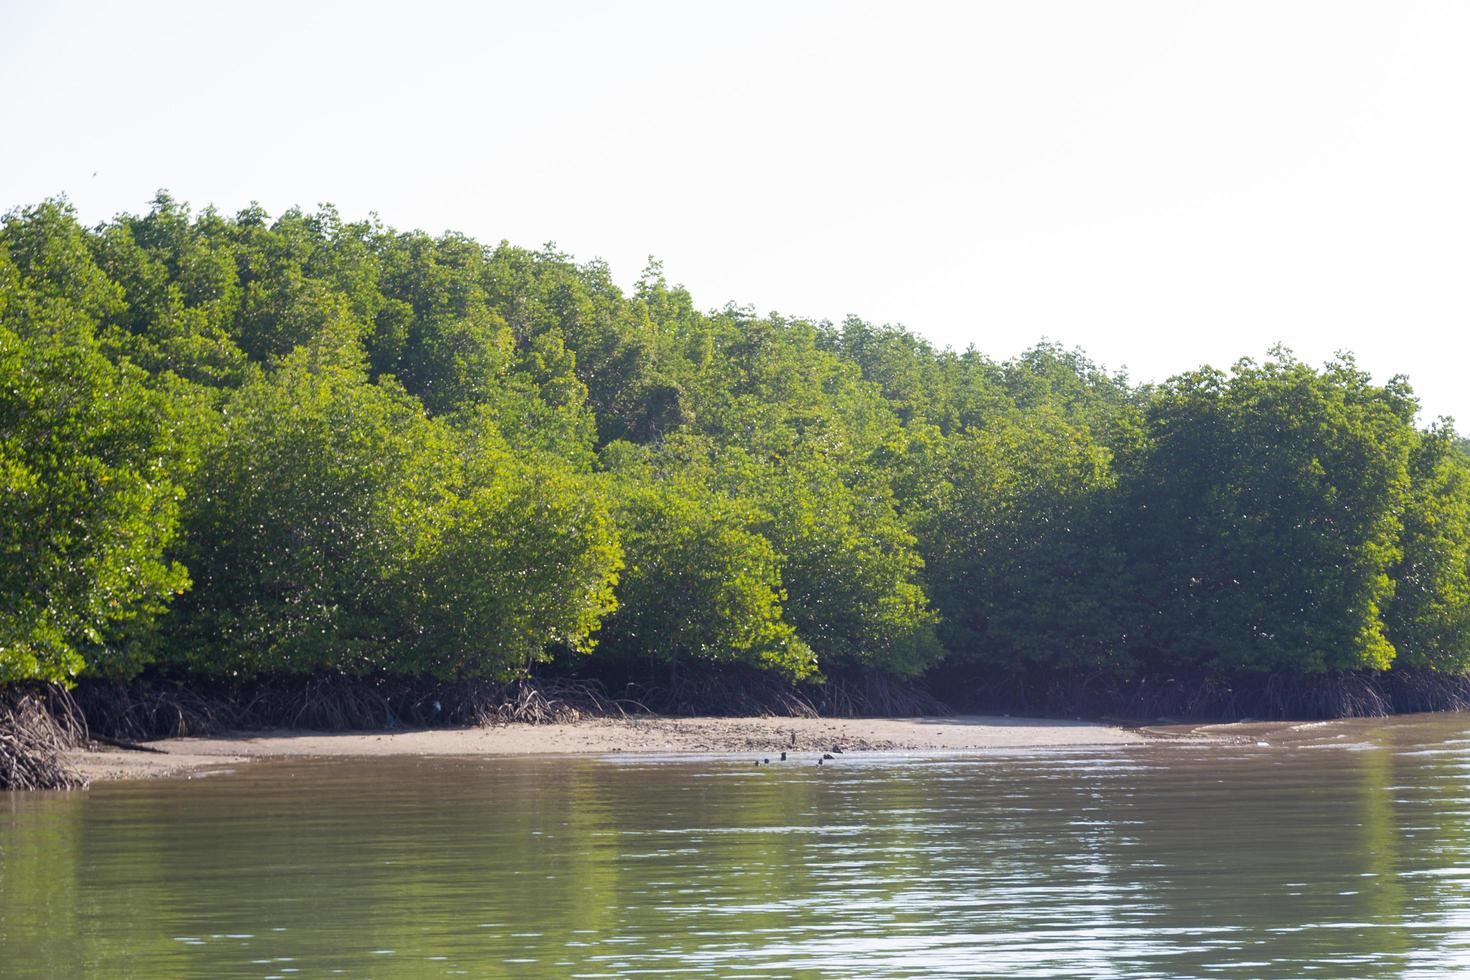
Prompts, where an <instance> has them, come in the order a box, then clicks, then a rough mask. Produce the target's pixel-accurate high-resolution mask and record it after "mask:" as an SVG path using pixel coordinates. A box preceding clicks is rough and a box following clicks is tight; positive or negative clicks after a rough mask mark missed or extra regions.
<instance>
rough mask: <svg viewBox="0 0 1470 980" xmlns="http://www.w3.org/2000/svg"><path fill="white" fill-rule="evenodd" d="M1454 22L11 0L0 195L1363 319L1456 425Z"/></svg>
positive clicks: (1152, 8) (1324, 325)
mask: <svg viewBox="0 0 1470 980" xmlns="http://www.w3.org/2000/svg"><path fill="white" fill-rule="evenodd" d="M1467 51H1470V4H1466V3H1459V2H1444V3H1435V2H1404V0H1393V2H1387V0H1386V2H1382V3H1373V4H1365V3H1352V2H1344V0H1334V2H1325V3H1306V2H1303V3H1290V2H1282V0H1274V2H1265V3H1252V2H1244V0H1229V2H1219V3H1191V2H1185V0H1164V2H1147V3H1145V2H1133V3H1121V2H1109V3H1099V2H1081V3H1060V2H1041V0H1016V2H1006V3H963V4H961V3H954V4H924V3H915V2H903V3H897V2H895V3H886V4H876V3H799V2H793V0H787V2H778V3H760V2H749V0H742V2H739V3H735V2H728V3H724V4H719V5H715V4H709V3H690V2H677V3H622V4H619V3H605V4H590V3H587V4H582V3H545V2H537V3H527V2H517V3H513V4H493V3H458V4H456V3H438V4H436V3H425V2H416V3H402V4H396V3H392V4H390V3H377V2H367V0H357V2H352V3H308V2H301V0H297V2H292V3H273V2H255V3H250V4H229V5H224V4H205V3H197V2H186V3H183V2H181V3H176V4H175V3H154V2H131V3H126V4H123V3H65V2H32V3H21V2H18V0H0V91H3V92H4V93H5V97H4V98H3V100H0V141H3V142H0V147H3V150H4V152H0V210H3V209H5V208H8V207H10V206H14V205H20V204H29V203H34V202H36V201H38V200H41V199H43V198H45V197H49V196H53V195H58V194H65V195H66V196H67V197H69V198H70V199H71V201H72V202H73V203H74V204H75V206H76V207H77V209H78V211H79V212H80V214H81V216H82V218H83V219H84V220H86V221H87V222H89V223H91V222H96V221H101V220H104V219H106V218H108V217H110V216H112V215H114V214H116V213H118V212H120V211H140V210H143V209H145V208H146V206H147V203H148V201H149V200H150V199H151V198H152V196H153V194H154V192H155V191H156V190H157V189H159V188H167V189H168V190H169V191H170V192H172V193H173V194H174V195H175V196H176V197H178V198H181V199H184V200H186V201H189V202H191V203H192V204H194V205H195V206H196V207H199V206H202V205H205V204H210V203H212V204H215V205H217V206H218V207H220V208H221V209H222V210H225V211H230V212H233V211H235V210H237V209H239V208H240V207H243V206H244V205H246V204H248V203H249V202H250V201H252V200H254V201H259V202H260V203H261V204H262V205H264V206H265V207H266V208H267V209H268V210H269V211H271V212H272V213H278V212H279V211H281V210H282V209H284V208H286V207H289V206H291V205H301V206H303V207H307V208H311V207H314V206H315V205H317V204H319V203H321V202H332V203H334V204H336V205H337V206H338V207H339V209H341V211H342V212H343V214H344V215H346V216H348V217H362V216H365V215H366V214H367V213H368V212H370V211H376V212H377V213H378V214H379V215H380V216H381V217H382V219H383V220H384V221H385V222H387V223H388V224H391V225H394V226H397V227H401V228H422V229H425V230H428V231H431V232H440V231H444V230H446V229H453V230H456V231H462V232H465V233H467V234H470V235H473V236H475V237H477V238H480V239H482V240H485V241H489V242H494V241H498V240H500V239H508V240H510V241H511V242H513V243H516V244H521V245H529V246H536V245H540V244H542V243H544V242H547V241H554V242H556V243H557V245H559V246H560V247H561V248H562V249H564V250H566V251H569V252H571V253H573V254H574V255H576V256H577V257H578V258H582V259H590V258H594V257H601V258H603V259H606V260H607V261H608V262H609V263H610V264H611V266H612V269H613V272H614V275H615V277H616V278H617V279H618V281H620V282H622V283H624V284H630V283H631V282H632V281H633V280H634V279H636V278H637V275H638V273H639V271H640V270H641V269H642V267H643V266H644V264H645V260H646V257H647V256H648V255H649V254H655V255H657V256H658V257H660V258H661V259H663V260H664V263H665V270H666V273H667V275H668V276H669V278H670V279H671V280H673V281H677V282H682V283H684V284H686V285H687V286H688V287H689V288H690V289H691V290H692V292H693V293H694V297H695V300H696V302H697V303H698V304H699V305H700V306H703V307H707V308H710V307H718V306H723V305H724V304H725V303H726V302H728V301H733V302H736V303H738V304H742V305H751V306H754V307H755V308H757V309H758V310H760V311H762V312H764V311H768V310H779V311H781V312H784V313H789V314H793V315H801V316H808V317H814V318H820V319H834V320H835V319H839V318H841V317H842V316H844V315H846V314H849V313H851V314H856V315H858V316H861V317H864V318H866V319H870V320H875V321H888V322H900V323H904V324H906V325H908V326H909V327H911V328H913V329H914V330H916V331H918V332H920V333H922V334H924V335H925V336H927V337H929V338H931V339H932V340H934V341H937V342H939V343H942V344H950V345H953V346H956V347H964V346H967V345H969V344H974V345H975V346H977V347H978V348H979V349H981V350H982V351H985V352H986V353H989V354H993V355H996V356H1008V355H1010V354H1014V353H1016V352H1017V351H1019V350H1022V349H1024V348H1025V347H1027V346H1030V345H1031V344H1032V343H1034V342H1035V341H1037V340H1038V339H1040V338H1043V337H1046V338H1051V339H1053V340H1056V341H1059V342H1062V343H1064V344H1067V345H1080V346H1081V347H1083V348H1085V349H1086V350H1087V351H1088V352H1090V353H1091V354H1092V355H1093V356H1094V358H1096V359H1098V360H1100V361H1102V362H1104V363H1105V364H1107V365H1108V366H1110V367H1114V368H1119V367H1124V366H1126V367H1127V368H1128V370H1129V373H1130V374H1131V375H1132V376H1133V377H1134V378H1136V379H1139V380H1154V379H1161V378H1163V377H1166V376H1168V375H1170V374H1172V373H1175V372H1178V371H1181V370H1185V369H1188V368H1191V367H1195V366H1197V365H1199V364H1201V363H1207V362H1208V363H1213V364H1217V365H1220V366H1228V365H1229V364H1230V363H1232V362H1233V361H1234V360H1236V359H1237V358H1238V357H1241V356H1245V355H1255V356H1259V355H1261V354H1263V353H1264V351H1265V350H1266V349H1267V348H1268V347H1269V346H1270V345H1271V344H1273V343H1275V342H1277V341H1280V342H1283V343H1285V344H1287V345H1288V346H1290V347H1292V348H1294V349H1295V350H1296V351H1297V352H1298V354H1300V355H1301V356H1303V357H1305V358H1308V359H1310V360H1313V361H1320V360H1322V359H1325V358H1327V357H1328V356H1330V355H1331V354H1332V352H1333V351H1336V350H1343V349H1346V350H1352V351H1355V352H1356V353H1357V355H1358V357H1359V361H1360V363H1362V364H1363V365H1364V366H1365V367H1367V368H1369V369H1370V370H1372V371H1373V373H1374V374H1375V375H1376V376H1377V377H1379V378H1380V379H1382V378H1387V377H1388V376H1389V375H1391V374H1394V373H1406V374H1408V375H1409V376H1410V378H1411V379H1412V381H1413V383H1414V386H1415V388H1416V390H1417V391H1418V392H1419V394H1420V396H1421V398H1422V400H1423V402H1424V407H1425V415H1426V417H1432V416H1434V415H1438V414H1453V415H1455V416H1457V417H1458V418H1459V419H1460V420H1461V425H1460V428H1461V429H1462V431H1463V430H1465V429H1467V428H1470V385H1467V384H1466V383H1465V373H1466V361H1467V358H1466V355H1467V353H1470V330H1467V327H1470V105H1467V103H1470V57H1467V54H1466V52H1467Z"/></svg>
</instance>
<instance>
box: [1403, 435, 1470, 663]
mask: <svg viewBox="0 0 1470 980" xmlns="http://www.w3.org/2000/svg"><path fill="white" fill-rule="evenodd" d="M1455 441H1456V436H1455V434H1454V432H1453V430H1451V429H1450V428H1448V427H1447V426H1442V427H1438V428H1435V429H1431V430H1430V431H1428V432H1426V433H1424V434H1422V435H1421V436H1419V438H1418V439H1417V440H1416V443H1415V446H1414V449H1413V453H1412V455H1411V456H1410V459H1409V474H1410V478H1411V481H1412V483H1411V486H1410V489H1409V495H1408V500H1407V501H1406V503H1405V506H1404V515H1403V523H1404V531H1403V536H1402V538H1401V546H1402V551H1403V553H1402V556H1401V557H1400V559H1399V561H1398V562H1397V563H1396V564H1395V565H1394V567H1393V569H1392V575H1393V579H1394V594H1393V601H1392V602H1391V603H1389V605H1388V607H1387V608H1386V609H1385V610H1384V617H1383V618H1384V621H1385V623H1386V625H1387V627H1388V638H1389V640H1390V641H1392V643H1393V645H1394V649H1396V650H1397V651H1398V660H1397V662H1398V663H1400V664H1404V665H1410V666H1415V667H1430V668H1433V669H1435V670H1441V671H1449V672H1454V673H1464V672H1465V671H1466V670H1470V457H1466V456H1465V454H1463V453H1462V452H1460V451H1459V449H1458V448H1457V447H1456V445H1455Z"/></svg>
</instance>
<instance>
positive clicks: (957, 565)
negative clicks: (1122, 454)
mask: <svg viewBox="0 0 1470 980" xmlns="http://www.w3.org/2000/svg"><path fill="white" fill-rule="evenodd" d="M1110 460H1111V454H1110V453H1109V452H1108V451H1107V450H1106V449H1105V448H1103V447H1101V446H1099V445H1097V443H1095V442H1094V441H1093V440H1091V439H1090V438H1089V437H1088V435H1087V433H1085V432H1083V431H1081V430H1079V429H1077V428H1076V427H1075V426H1073V425H1071V424H1070V423H1069V422H1068V421H1067V420H1066V419H1065V418H1063V417H1062V415H1061V413H1060V412H1058V411H1055V410H1053V409H1051V408H1040V409H1036V410H1034V411H1032V412H1030V413H1021V412H1013V413H1011V414H1008V415H1005V416H999V417H996V418H994V419H992V420H991V422H990V424H989V425H988V426H986V427H985V428H984V429H973V428H971V429H966V430H964V431H963V432H960V433H957V434H956V435H955V436H953V437H952V438H951V439H949V440H948V442H947V444H946V447H945V462H946V466H945V479H944V482H943V484H942V486H941V487H940V488H939V490H938V491H937V493H936V502H935V505H934V506H933V508H932V509H930V510H928V511H927V512H926V513H925V514H924V517H923V519H922V521H921V522H920V548H921V550H922V551H923V553H924V554H925V556H926V557H927V560H928V572H929V582H930V585H931V588H932V590H933V594H934V601H935V603H936V604H937V605H938V607H939V609H940V610H941V612H942V613H943V614H944V623H945V625H944V628H943V637H944V640H945V644H946V646H947V647H949V649H950V650H952V651H953V652H954V654H955V655H956V656H959V657H963V658H967V659H973V660H977V661H980V662H983V663H985V664H986V665H988V666H993V667H997V668H1002V669H1007V668H1009V669H1018V668H1022V667H1025V666H1028V665H1032V664H1042V665H1046V666H1051V667H1093V668H1096V667H1108V668H1111V669H1114V670H1122V669H1127V667H1128V666H1129V664H1128V661H1127V660H1126V657H1125V651H1124V648H1123V644H1122V637H1123V633H1124V631H1125V629H1124V626H1123V625H1122V622H1121V618H1120V609H1119V604H1118V601H1117V594H1116V591H1115V590H1116V588H1117V585H1118V583H1119V581H1120V579H1121V577H1122V575H1123V561H1122V557H1121V555H1119V554H1118V552H1117V551H1116V549H1115V548H1114V547H1113V546H1112V542H1111V540H1110V537H1109V534H1108V529H1107V526H1106V510H1105V508H1106V505H1107V498H1108V495H1109V494H1110V493H1111V491H1112V489H1113V486H1114V477H1113V473H1112V468H1111V465H1110Z"/></svg>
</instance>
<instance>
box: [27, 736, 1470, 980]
mask: <svg viewBox="0 0 1470 980" xmlns="http://www.w3.org/2000/svg"><path fill="white" fill-rule="evenodd" d="M1256 738H1257V736H1256V735H1255V734H1252V735H1251V736H1250V737H1249V738H1247V739H1246V741H1245V742H1244V743H1242V744H1236V745H1225V746H1222V745H1218V744H1217V745H1209V746H1206V745H1187V746H1185V745H1151V746H1145V747H1142V748H1113V749H1106V750H1102V749H1089V750H1084V751H1063V752H1055V751H1054V752H1041V753H1030V754H1014V753H1012V754H1005V755H992V756H984V757H970V758H958V757H940V758H935V757H929V758H910V759H899V758H881V757H858V756H853V755H849V756H847V757H844V758H842V759H840V760H838V762H837V763H836V764H835V765H833V764H829V765H828V766H825V767H822V768H818V767H816V766H815V765H814V764H812V762H811V760H805V761H804V762H801V763H787V764H785V765H784V766H783V765H780V764H772V765H771V766H770V767H764V766H762V767H759V768H756V767H754V766H753V765H752V764H751V763H750V762H749V760H745V759H741V760H738V761H732V760H729V759H705V760H698V761H688V760H682V761H668V760H652V759H649V760H620V761H598V760H592V759H496V760H483V759H482V760H453V759H433V760H418V759H387V760H374V761H364V762H358V761H350V762H342V761H311V762H299V761H297V762H272V763H260V764H255V765H251V766H247V767H244V768H242V769H241V770H240V771H239V772H238V773H235V774H231V775H224V776H217V777H213V778H207V779H196V780H192V781H173V782H168V781H164V782H153V783H130V784H112V785H101V786H98V787H97V788H95V789H94V790H92V791H91V792H90V793H85V794H36V795H28V796H27V795H16V794H9V795H7V794H0V975H4V976H17V977H29V976H66V977H71V976H106V977H161V976H169V977H293V976H302V977H308V976H310V977H315V976H351V977H363V976H372V977H436V976H456V975H458V976H464V975H469V976H577V977H605V976H629V975H638V974H642V975H650V976H720V977H789V976H810V977H818V976H822V977H829V976H859V977H862V976H871V977H895V976H946V975H947V976H959V975H985V976H996V975H1008V976H1088V977H1123V976H1126V977H1154V976H1158V977H1176V976H1231V977H1239V976H1259V977H1380V976H1381V977H1387V976H1404V975H1408V976H1415V975H1418V976H1444V975H1446V974H1448V973H1452V972H1460V971H1463V970H1466V969H1470V828H1467V821H1466V816H1467V815H1470V786H1467V780H1470V718H1467V717H1465V716H1419V717H1410V718H1401V719H1396V720H1393V721H1389V722H1373V723H1367V722H1356V723H1334V724H1332V725H1326V726H1311V727H1303V728H1301V729H1299V730H1296V731H1282V730H1280V728H1279V726H1278V727H1277V728H1274V729H1269V730H1267V729H1263V730H1262V732H1261V734H1260V738H1262V739H1264V740H1266V741H1267V742H1269V744H1267V745H1257V744H1255V741H1256Z"/></svg>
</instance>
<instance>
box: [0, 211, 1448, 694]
mask: <svg viewBox="0 0 1470 980" xmlns="http://www.w3.org/2000/svg"><path fill="white" fill-rule="evenodd" d="M1415 410H1416V405H1415V403H1414V400H1413V398H1412V395H1411V394H1410V393H1409V391H1408V389H1407V387H1406V386H1405V385H1404V384H1403V383H1402V382H1400V381H1394V382H1390V383H1389V384H1387V385H1381V386H1380V385H1374V384H1372V383H1371V381H1370V379H1369V378H1368V376H1367V375H1366V374H1365V373H1363V372H1362V371H1360V370H1359V369H1358V368H1357V367H1356V366H1355V365H1354V364H1353V363H1352V362H1351V361H1350V360H1340V361H1336V362H1333V363H1330V364H1328V365H1326V366H1325V367H1324V368H1321V369H1316V368H1312V367H1310V366H1307V365H1304V364H1302V363H1300V362H1299V361H1297V360H1295V359H1294V358H1292V357H1291V356H1290V355H1289V354H1286V353H1284V352H1279V351H1278V352H1273V354H1272V356H1271V357H1270V359H1268V360H1266V361H1264V362H1262V363H1256V362H1252V361H1243V362H1241V363H1240V364H1238V365H1236V367H1235V369H1234V370H1233V372H1230V373H1222V372H1219V371H1215V370H1212V369H1209V368H1203V369H1201V370H1198V371H1194V372H1190V373H1187V374H1184V375H1181V376H1179V377H1177V378H1174V379H1172V380H1170V381H1168V382H1166V383H1164V384H1162V385H1157V386H1144V387H1138V386H1134V385H1131V384H1130V383H1129V381H1128V379H1127V378H1126V377H1124V376H1123V375H1120V374H1115V373H1110V372H1108V371H1107V370H1105V369H1103V368H1102V367H1100V366H1099V365H1097V364H1095V363H1093V362H1092V361H1090V360H1089V359H1088V358H1087V357H1086V356H1085V355H1083V354H1082V353H1081V352H1078V351H1074V350H1067V349H1064V348H1061V347H1058V346H1056V345H1054V344H1049V343H1043V344H1040V345H1038V346H1036V347H1034V348H1032V349H1031V350H1029V351H1027V352H1025V353H1024V354H1022V355H1020V356H1019V357H1016V358H1013V359H1011V360H1008V361H996V360H992V359H990V358H987V357H985V356H984V355H982V354H980V353H979V352H977V351H975V350H973V349H971V350H965V351H959V352H956V351H952V350H947V349H937V348H935V347H934V346H933V345H931V344H929V343H928V342H927V341H925V340H924V339H923V338H920V337H918V336H916V335H914V334H912V333H911V332H909V331H907V330H905V329H903V328H902V327H899V326H889V325H885V326H876V325H873V324H869V323H866V322H864V321H862V320H858V319H855V318H853V319H848V320H846V321H845V322H843V323H842V324H840V325H833V324H827V323H812V322H809V321H804V320H800V319H788V318H784V317H781V316H778V315H774V314H772V315H767V316H758V315H756V314H755V313H754V312H753V311H751V310H748V309H742V308H738V307H733V306H729V307H726V308H724V309H720V310H714V311H701V310H700V309H698V308H697V307H696V306H695V303H694V301H693V299H692V298H691V297H690V295H689V293H688V291H687V290H685V289H684V288H683V287H681V286H677V285H670V283H669V282H668V281H667V279H666V278H665V276H664V272H663V268H662V266H661V265H660V264H659V263H657V262H656V261H651V262H650V265H649V267H648V268H647V269H646V270H645V271H644V272H643V274H642V276H641V277H640V278H639V280H638V281H637V283H636V285H635V286H634V287H633V289H632V290H631V291H629V292H627V293H625V292H624V291H623V290H621V289H619V288H618V286H617V285H616V284H615V283H614V281H613V278H612V275H611V272H610V270H608V268H607V267H606V266H605V265H604V264H602V263H600V262H590V263H582V264H579V263H577V262H574V261H573V260H572V259H571V258H570V257H569V256H567V255H565V254H562V253H561V252H558V251H557V250H556V249H555V248H554V247H552V246H547V247H545V248H543V249H540V250H528V249H524V248H518V247H515V246H511V245H508V244H505V243H501V244H499V245H495V246H487V245H484V244H481V243H479V242H476V241H474V240H472V239H469V238H467V237H465V236H463V235H455V234H447V235H441V236H438V237H434V236H430V235H426V234H424V233H422V232H412V233H401V232H397V231H395V230H393V229H390V228H386V227H384V226H382V225H381V224H379V223H378V222H377V221H375V220H374V221H364V222H346V221H343V220H342V218H341V217H340V216H339V215H338V214H337V212H336V211H335V210H333V209H332V208H330V207H325V208H322V209H321V210H319V211H317V212H315V213H304V212H301V211H297V210H292V211H288V212H286V213H284V214H282V215H280V216H279V217H277V218H275V219H271V218H270V217H269V216H268V215H266V214H265V213H264V212H263V211H262V210H261V209H259V208H256V207H252V208H250V209H247V210H245V211H243V212H241V213H240V214H238V215H234V216H225V215H221V214H219V213H217V212H215V211H213V210H211V209H206V210H204V211H201V212H198V213H193V212H191V211H190V210H189V209H188V208H187V207H186V206H184V205H182V204H181V203H179V202H176V201H174V200H172V199H171V198H169V197H168V196H167V195H166V194H160V195H159V196H158V197H157V198H156V199H155V200H154V202H153V204H152V206H151V208H150V209H149V210H148V212H147V213H145V214H142V215H122V216H119V217H118V218H116V219H114V220H113V221H111V222H108V223H106V224H104V225H102V226H99V227H97V228H95V229H86V228H83V227H82V226H81V225H79V224H78V222H77V221H76V219H75V217H74V215H73V214H72V213H71V211H70V209H69V208H68V206H67V205H66V204H65V203H64V202H56V201H52V202H46V203H43V204H41V205H38V206H36V207H33V208H29V209H24V210H20V211H16V212H13V213H12V214H10V215H8V216H7V217H6V218H5V221H4V224H3V229H0V493H3V501H0V502H3V504H4V506H3V509H0V549H3V550H0V554H3V556H4V564H3V566H0V586H3V594H0V683H3V682H5V681H11V680H16V679H21V678H29V677H46V678H67V677H70V676H73V675H75V674H76V673H77V672H78V671H79V670H82V669H84V663H85V664H86V669H90V670H93V671H96V672H102V673H109V674H127V673H129V672H132V671H135V670H137V669H139V668H140V667H142V666H143V665H145V664H147V663H149V662H150V661H155V660H156V661H158V662H159V667H160V668H161V669H167V670H172V671H175V672H179V673H191V672H193V673H202V674H208V675H212V676H244V675H254V674H261V673H280V672H308V671H318V670H336V671H347V672H352V673H359V674H369V673H384V672H388V673H397V674H406V675H434V676H439V677H446V678H448V677H463V676H473V677H497V678H499V677H511V676H516V675H518V674H522V673H524V672H525V671H526V670H528V669H529V668H530V667H531V665H533V664H535V663H537V662H538V661H541V660H544V659H546V658H547V657H548V656H552V655H554V654H568V655H570V654H578V655H581V654H587V653H590V654H591V655H592V656H593V657H594V658H606V659H610V660H619V661H623V662H628V661H641V662H647V663H652V664H657V665H661V666H660V669H666V670H677V669H698V667H699V665H702V664H703V665H709V664H720V663H739V664H745V665H750V666H756V667H760V668H763V669H768V670H771V671H774V672H777V673H779V674H781V675H784V676H786V677H790V678H796V677H816V676H819V674H820V670H822V669H833V670H844V671H859V672H860V671H871V672H881V673H884V674H891V675H901V676H913V675H918V674H921V673H923V672H924V671H926V670H929V669H930V668H932V667H934V666H935V665H936V664H938V663H940V662H942V661H945V660H948V661H949V662H951V663H958V664H968V665H970V667H971V668H972V669H976V670H986V671H995V670H1020V669H1025V668H1028V667H1031V666H1039V667H1044V668H1048V669H1064V670H1104V671H1111V672H1126V671H1131V670H1135V669H1143V670H1160V671H1173V670H1176V669H1184V670H1200V669H1204V670H1258V671H1278V670H1280V671H1295V672H1317V671H1326V670H1343V669H1382V668H1384V667H1389V666H1391V665H1393V664H1401V665H1405V666H1414V667H1423V668H1431V669H1435V670H1440V671H1447V672H1465V671H1467V670H1470V454H1467V453H1466V451H1465V446H1466V445H1467V444H1466V442H1465V441H1464V440H1463V439H1461V438H1460V437H1459V436H1458V435H1456V434H1455V433H1454V432H1453V430H1452V429H1451V428H1449V426H1448V424H1444V425H1441V426H1438V427H1435V428H1431V429H1429V430H1428V431H1419V430H1417V429H1415V427H1414V424H1413V418H1414V413H1415ZM196 464H197V466H196ZM180 532H181V533H180ZM186 568H187V571H186V570H185V569H186ZM191 579H192V581H193V583H194V584H193V586H192V588H190V589H189V590H188V591H187V592H185V594H184V595H183V597H182V598H180V599H177V600H176V601H175V600H174V597H175V595H177V594H178V593H179V591H180V590H182V589H185V587H186V586H187V585H188V583H189V581H190V580H191Z"/></svg>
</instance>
